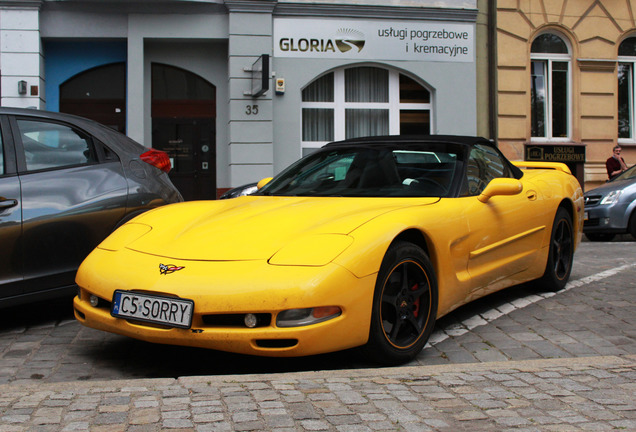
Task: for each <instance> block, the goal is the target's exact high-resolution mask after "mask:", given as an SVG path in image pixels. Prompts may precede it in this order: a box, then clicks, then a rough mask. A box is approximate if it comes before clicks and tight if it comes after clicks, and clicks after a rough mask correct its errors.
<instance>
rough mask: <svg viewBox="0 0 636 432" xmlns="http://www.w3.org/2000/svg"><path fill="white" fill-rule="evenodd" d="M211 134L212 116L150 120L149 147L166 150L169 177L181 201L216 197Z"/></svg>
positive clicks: (212, 126)
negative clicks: (205, 117) (150, 143)
mask: <svg viewBox="0 0 636 432" xmlns="http://www.w3.org/2000/svg"><path fill="white" fill-rule="evenodd" d="M215 135H216V134H215V130H214V121H213V119H197V118H195V119H188V118H153V119H152V147H153V148H156V149H159V150H163V151H165V152H166V153H168V156H169V157H170V162H172V170H171V171H170V174H169V175H170V179H171V180H172V183H173V184H174V185H175V186H176V188H177V189H179V191H180V192H181V194H182V195H183V198H184V199H185V200H188V201H189V200H198V199H215V198H216V178H215V175H214V174H215V169H214V168H215V166H216V157H215V145H214V137H215Z"/></svg>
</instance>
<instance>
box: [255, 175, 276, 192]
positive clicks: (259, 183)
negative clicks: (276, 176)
mask: <svg viewBox="0 0 636 432" xmlns="http://www.w3.org/2000/svg"><path fill="white" fill-rule="evenodd" d="M272 178H273V177H265V178H264V179H262V180H261V181H259V182H258V183H256V188H257V189H258V190H260V189H261V188H262V187H263V186H265V185H266V184H267V183H269V182H270V181H272Z"/></svg>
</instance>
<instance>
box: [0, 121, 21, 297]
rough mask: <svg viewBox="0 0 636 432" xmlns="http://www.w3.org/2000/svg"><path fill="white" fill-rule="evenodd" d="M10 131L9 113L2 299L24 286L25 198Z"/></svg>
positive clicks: (3, 153) (1, 133)
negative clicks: (23, 215) (23, 213)
mask: <svg viewBox="0 0 636 432" xmlns="http://www.w3.org/2000/svg"><path fill="white" fill-rule="evenodd" d="M8 131H9V126H8V121H7V119H6V117H4V116H0V239H2V240H1V242H0V299H3V298H7V297H12V296H15V295H18V294H20V293H21V290H22V289H21V281H22V262H21V258H20V257H21V253H20V251H19V240H20V235H21V232H22V200H21V197H20V179H19V178H18V175H17V174H16V163H15V153H14V151H13V146H12V145H11V140H10V139H7V138H8V137H9V135H8Z"/></svg>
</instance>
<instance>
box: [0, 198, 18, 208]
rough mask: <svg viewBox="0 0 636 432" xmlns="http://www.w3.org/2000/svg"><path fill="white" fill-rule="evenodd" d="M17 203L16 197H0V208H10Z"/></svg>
mask: <svg viewBox="0 0 636 432" xmlns="http://www.w3.org/2000/svg"><path fill="white" fill-rule="evenodd" d="M17 205H18V200H17V199H11V198H4V197H0V209H5V208H11V207H15V206H17Z"/></svg>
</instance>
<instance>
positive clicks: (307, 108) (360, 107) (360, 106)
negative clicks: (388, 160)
mask: <svg viewBox="0 0 636 432" xmlns="http://www.w3.org/2000/svg"><path fill="white" fill-rule="evenodd" d="M430 133H431V92H430V91H429V90H427V89H426V88H424V87H423V86H422V85H420V84H418V83H417V82H416V81H415V80H413V79H412V78H409V77H408V76H406V75H403V74H400V73H399V72H397V71H393V70H387V69H381V68H376V67H369V66H364V67H355V68H348V69H338V70H336V71H334V72H330V73H328V74H326V75H323V76H322V77H320V78H318V79H316V80H315V81H313V82H312V83H311V84H309V85H308V86H307V87H305V89H303V91H302V147H303V154H306V153H309V152H310V151H311V150H312V149H315V148H318V147H321V146H322V145H324V144H326V143H327V142H330V141H336V140H342V139H346V138H356V137H362V136H378V135H400V134H401V135H417V134H419V135H428V134H430Z"/></svg>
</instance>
